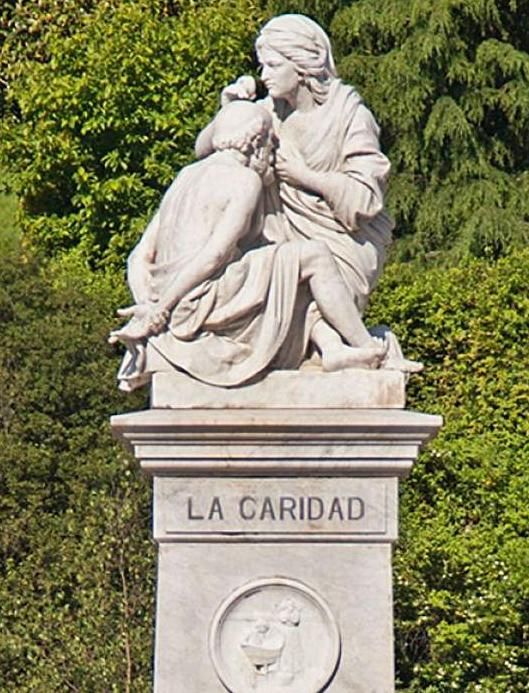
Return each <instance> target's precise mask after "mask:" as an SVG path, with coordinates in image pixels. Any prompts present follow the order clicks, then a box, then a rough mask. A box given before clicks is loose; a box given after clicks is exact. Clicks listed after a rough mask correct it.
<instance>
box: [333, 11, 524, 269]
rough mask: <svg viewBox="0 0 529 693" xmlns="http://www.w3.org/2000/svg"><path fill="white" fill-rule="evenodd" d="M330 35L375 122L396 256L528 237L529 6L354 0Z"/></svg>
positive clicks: (496, 248)
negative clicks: (384, 156) (386, 162)
mask: <svg viewBox="0 0 529 693" xmlns="http://www.w3.org/2000/svg"><path fill="white" fill-rule="evenodd" d="M332 34H333V39H334V40H335V44H336V45H337V48H338V52H339V53H340V55H341V56H342V60H341V61H340V66H339V67H340V73H341V75H342V77H343V78H344V79H345V80H346V81H350V82H352V83H354V84H356V85H357V86H358V88H359V90H360V91H361V93H362V94H363V95H364V96H365V98H366V99H367V101H368V102H369V104H370V105H371V106H372V107H373V109H374V111H375V112H376V115H377V117H378V119H379V120H380V122H381V124H382V127H383V133H384V140H385V146H386V151H387V153H388V155H389V157H390V159H391V160H392V162H393V166H394V174H395V175H394V178H393V183H392V186H391V195H390V204H391V207H392V210H393V211H394V212H395V215H396V218H397V222H398V227H397V228H398V233H399V234H400V235H401V236H403V237H405V240H406V242H401V244H400V246H399V248H400V257H403V258H406V257H410V256H411V255H413V256H419V257H423V258H425V257H432V256H435V254H436V253H439V251H444V253H445V254H446V256H447V257H448V258H460V257H464V256H468V255H476V256H485V257H489V258H495V257H498V256H499V255H501V254H502V253H504V252H506V251H508V250H509V249H511V248H515V247H523V246H525V245H526V243H527V240H528V238H529V177H528V174H527V168H528V163H529V145H528V140H527V134H526V133H527V130H528V127H529V54H528V53H527V36H528V34H529V3H528V2H527V1H526V0H510V1H509V2H507V1H506V0H466V1H465V2H462V1H461V0H417V1H416V2H413V3H410V2H409V1H408V0H393V1H392V2H387V1H386V0H358V1H357V2H354V3H352V4H351V6H350V7H347V8H345V9H342V10H341V11H340V12H338V13H337V14H336V16H335V17H334V20H333V22H332Z"/></svg>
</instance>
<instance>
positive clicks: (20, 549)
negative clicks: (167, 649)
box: [0, 255, 154, 693]
mask: <svg viewBox="0 0 529 693" xmlns="http://www.w3.org/2000/svg"><path fill="white" fill-rule="evenodd" d="M0 276H1V277H2V285H1V288H0V321H1V323H2V330H1V332H0V419H1V427H0V522H1V524H2V539H1V541H0V576H1V578H0V623H2V630H1V636H0V681H1V682H2V685H1V686H0V687H1V688H2V690H13V691H15V690H16V691H21V692H22V691H62V690H77V691H87V692H88V691H94V692H96V691H97V692H101V693H106V692H107V691H145V690H148V688H149V685H150V683H149V682H150V673H149V671H150V652H149V644H150V639H151V625H152V617H153V612H152V587H153V578H154V569H153V551H152V548H151V544H150V541H149V507H150V498H149V495H150V494H149V482H148V480H146V479H144V478H143V477H141V476H140V475H139V472H138V470H137V465H136V463H135V462H134V461H131V459H130V457H129V456H128V455H126V454H125V453H124V451H123V448H122V447H121V446H120V445H118V444H116V443H113V442H112V440H111V435H110V426H109V421H108V417H109V415H110V414H112V413H115V412H116V411H122V410H123V409H124V408H125V407H132V408H138V407H139V406H141V405H142V404H143V398H138V397H135V398H132V399H127V401H125V398H124V397H123V396H121V395H119V394H118V391H117V389H116V386H115V373H116V368H117V365H118V364H117V356H116V354H115V353H114V352H113V351H112V350H111V348H110V347H109V346H108V345H106V335H107V332H108V330H109V329H110V326H111V320H110V318H109V316H110V314H111V313H112V312H113V309H114V306H115V304H116V302H118V301H121V300H122V299H123V296H122V295H120V294H121V293H123V292H118V291H117V290H116V289H114V288H113V286H112V282H110V281H109V280H105V279H104V278H99V279H97V280H96V279H95V278H94V277H91V276H90V275H87V274H86V272H85V271H83V270H82V269H81V268H80V267H77V266H75V267H70V268H67V269H61V270H60V271H59V270H57V269H55V270H54V269H53V268H51V267H50V266H47V267H45V268H40V267H39V266H38V264H37V263H36V262H35V261H33V260H28V259H27V258H24V257H23V256H16V255H12V256H11V255H3V256H2V257H0Z"/></svg>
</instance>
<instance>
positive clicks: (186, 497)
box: [155, 478, 397, 540]
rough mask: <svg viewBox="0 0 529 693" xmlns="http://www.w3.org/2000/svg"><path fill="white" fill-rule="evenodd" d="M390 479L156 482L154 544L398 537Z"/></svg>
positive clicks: (170, 480)
mask: <svg viewBox="0 0 529 693" xmlns="http://www.w3.org/2000/svg"><path fill="white" fill-rule="evenodd" d="M396 495H397V486H396V482H394V481H393V480H391V479H389V480H388V479H365V478H360V479H344V480H337V479H313V480H310V481H308V480H301V481H300V480H297V479H187V478H180V479H176V478H159V479H156V481H155V503H156V508H157V509H156V513H155V517H156V526H155V536H156V538H157V539H164V538H165V537H167V539H168V540H172V537H175V540H178V537H179V536H182V537H184V536H197V537H200V536H202V535H203V536H207V535H209V534H217V535H219V536H220V535H222V536H227V535H230V534H232V535H233V536H234V537H235V536H240V535H244V534H248V535H252V536H258V535H262V536H267V537H270V538H271V539H274V537H279V540H281V538H280V537H281V536H283V537H289V536H291V537H294V536H295V535H302V534H303V535H305V534H311V535H321V537H322V540H323V538H324V537H325V536H329V535H333V536H337V537H338V538H339V537H340V535H343V536H344V537H347V536H354V535H358V536H359V537H360V536H363V535H381V536H389V537H391V536H393V535H394V534H396Z"/></svg>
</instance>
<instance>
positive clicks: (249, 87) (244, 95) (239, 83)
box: [220, 75, 257, 106]
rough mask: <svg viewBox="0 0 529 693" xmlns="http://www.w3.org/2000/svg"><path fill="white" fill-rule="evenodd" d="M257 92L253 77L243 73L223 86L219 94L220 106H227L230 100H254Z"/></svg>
mask: <svg viewBox="0 0 529 693" xmlns="http://www.w3.org/2000/svg"><path fill="white" fill-rule="evenodd" d="M256 94H257V85H256V83H255V79H254V78H253V77H251V76H250V75H243V76H242V77H239V79H238V80H236V81H235V82H232V83H231V84H228V86H227V87H224V89H223V90H222V93H221V95H220V104H221V106H227V105H228V104H229V103H230V102H231V101H237V100H240V99H245V100H247V101H254V100H255V97H256Z"/></svg>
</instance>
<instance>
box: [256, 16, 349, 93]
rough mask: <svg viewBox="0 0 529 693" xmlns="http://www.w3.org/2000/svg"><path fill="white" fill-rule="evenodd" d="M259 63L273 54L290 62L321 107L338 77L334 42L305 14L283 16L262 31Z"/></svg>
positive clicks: (258, 50) (257, 42)
mask: <svg viewBox="0 0 529 693" xmlns="http://www.w3.org/2000/svg"><path fill="white" fill-rule="evenodd" d="M255 49H256V51H257V57H258V58H259V60H260V59H261V56H262V54H263V52H264V51H266V50H272V51H275V52H276V53H279V54H280V55H282V56H283V57H285V58H287V60H290V61H291V62H292V63H294V65H295V66H296V69H297V71H298V73H299V74H300V76H301V77H302V78H303V79H304V80H305V82H306V84H307V87H308V88H309V89H310V91H311V92H312V95H313V96H314V99H315V100H316V102H317V103H323V102H324V101H325V100H326V98H327V94H328V91H329V86H330V84H331V81H332V80H333V79H334V78H335V77H336V76H337V75H336V67H335V65H334V59H333V57H332V49H331V42H330V41H329V37H328V36H327V34H326V33H325V31H324V30H323V29H322V28H321V26H320V25H319V24H317V23H316V22H314V21H313V20H312V19H309V18H308V17H305V16H304V15H302V14H283V15H279V16H278V17H274V18H273V19H271V20H270V21H269V22H268V23H267V24H265V25H264V27H263V28H262V29H261V33H260V34H259V36H258V38H257V41H256V43H255Z"/></svg>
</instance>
